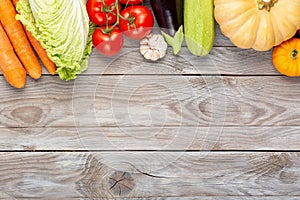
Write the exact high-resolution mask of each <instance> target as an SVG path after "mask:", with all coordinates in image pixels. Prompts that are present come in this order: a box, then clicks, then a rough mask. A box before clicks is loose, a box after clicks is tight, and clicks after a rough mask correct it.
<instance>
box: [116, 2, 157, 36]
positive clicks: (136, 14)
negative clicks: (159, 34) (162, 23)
mask: <svg viewBox="0 0 300 200" xmlns="http://www.w3.org/2000/svg"><path fill="white" fill-rule="evenodd" d="M120 15H121V16H120V21H119V27H120V29H121V31H123V34H124V35H126V36H127V37H129V38H132V39H142V38H144V37H145V36H146V35H148V34H149V33H150V32H151V30H152V28H153V25H154V17H153V15H152V12H151V11H150V10H149V9H148V8H147V7H145V6H141V5H135V6H130V7H127V8H125V9H124V10H123V11H122V12H121V13H120Z"/></svg>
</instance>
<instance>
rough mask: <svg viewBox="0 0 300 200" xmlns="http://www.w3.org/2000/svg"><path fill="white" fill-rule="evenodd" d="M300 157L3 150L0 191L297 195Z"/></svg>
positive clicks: (35, 195) (94, 195)
mask: <svg viewBox="0 0 300 200" xmlns="http://www.w3.org/2000/svg"><path fill="white" fill-rule="evenodd" d="M299 156H300V155H299V153H224V152H223V153H222V152H221V153H200V152H198V153H197V152H194V153H184V152H179V153H174V152H173V153H155V152H152V153H149V152H147V153H143V152H120V153H110V152H106V153H93V154H91V153H1V154H0V175H1V176H0V182H1V183H2V184H1V185H0V189H1V190H0V191H1V194H0V196H2V197H11V198H22V197H27V198H52V199H53V198H55V199H56V198H81V197H82V198H111V199H113V198H115V197H124V198H129V197H133V198H139V197H148V198H150V197H152V198H153V197H178V198H179V197H201V196H245V197H247V196H251V195H254V196H260V197H262V196H270V195H271V196H291V197H293V196H299V194H300V193H299V191H300V190H299V187H300V186H299V183H300V179H299V177H300V172H299V170H298V168H299V165H300V161H299V160H300V159H299ZM248 198H249V197H248ZM246 199H247V198H246ZM277 199H278V198H277Z"/></svg>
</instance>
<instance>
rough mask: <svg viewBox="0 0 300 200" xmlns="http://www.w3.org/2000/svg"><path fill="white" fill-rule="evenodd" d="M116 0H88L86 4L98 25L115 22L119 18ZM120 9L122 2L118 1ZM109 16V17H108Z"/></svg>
mask: <svg viewBox="0 0 300 200" xmlns="http://www.w3.org/2000/svg"><path fill="white" fill-rule="evenodd" d="M115 5H116V0H88V2H87V4H86V9H87V13H88V15H89V18H90V20H91V21H92V22H93V23H94V24H96V25H98V26H104V25H106V20H107V22H108V24H114V23H115V22H116V20H117V9H116V6H115ZM118 5H119V9H121V4H120V3H118ZM106 18H107V19H106Z"/></svg>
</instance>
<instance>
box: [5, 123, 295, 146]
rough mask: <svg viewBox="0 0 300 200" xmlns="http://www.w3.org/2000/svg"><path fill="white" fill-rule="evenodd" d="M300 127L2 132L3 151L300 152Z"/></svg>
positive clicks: (123, 128) (117, 128)
mask: <svg viewBox="0 0 300 200" xmlns="http://www.w3.org/2000/svg"><path fill="white" fill-rule="evenodd" d="M299 132H300V127H224V128H223V129H222V130H218V129H213V128H208V127H198V128H195V127H116V128H115V127H80V128H78V129H76V128H75V127H74V128H71V127H57V128H53V127H50V128H34V127H33V128H0V133H1V134H0V151H13V150H21V151H40V150H48V151H53V150H54V151H56V150H59V151H62V150H66V151H71V150H93V151H95V150H98V151H101V150H104V151H115V150H139V151H140V150H154V151H156V150H161V151H173V150H176V151H184V150H208V151H209V150H213V151H215V150H217V151H221V150H244V151H247V150H250V151H251V150H255V151H265V150H268V151H269V150H276V151H280V150H281V151H282V150H285V151H288V150H290V151H299V150H300V141H299Z"/></svg>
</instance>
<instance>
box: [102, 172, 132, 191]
mask: <svg viewBox="0 0 300 200" xmlns="http://www.w3.org/2000/svg"><path fill="white" fill-rule="evenodd" d="M108 184H109V186H110V191H111V192H112V193H113V194H114V195H119V196H124V195H127V194H129V193H130V192H131V191H132V190H133V188H134V187H135V183H134V179H133V178H132V176H131V174H130V173H128V172H123V171H116V172H114V173H113V174H112V175H111V176H110V177H109V183H108Z"/></svg>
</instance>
